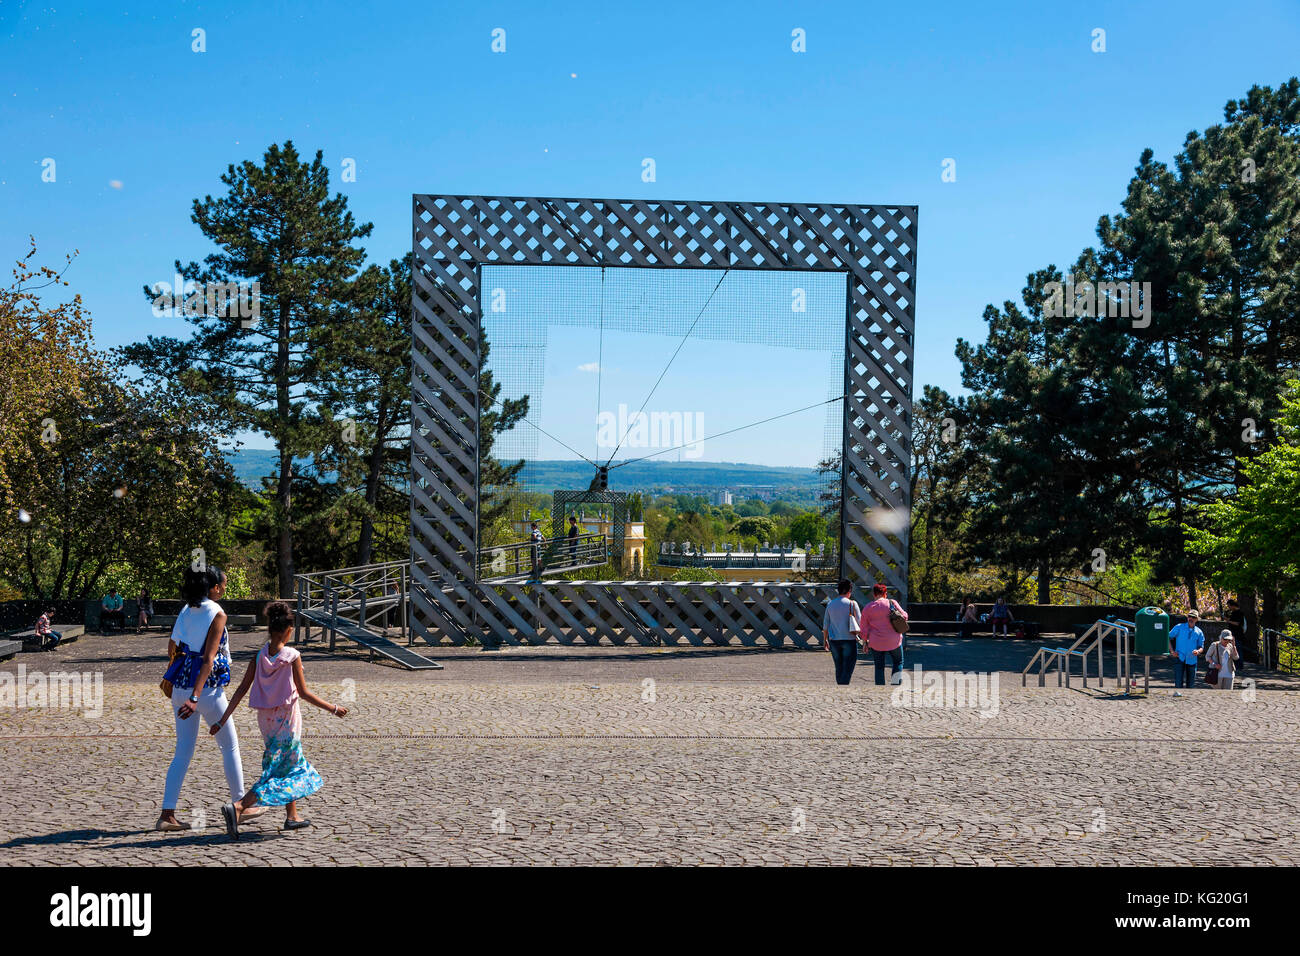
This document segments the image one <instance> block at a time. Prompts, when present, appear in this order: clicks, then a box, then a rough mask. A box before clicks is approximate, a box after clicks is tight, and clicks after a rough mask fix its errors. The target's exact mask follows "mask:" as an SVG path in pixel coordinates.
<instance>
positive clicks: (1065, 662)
mask: <svg viewBox="0 0 1300 956" xmlns="http://www.w3.org/2000/svg"><path fill="white" fill-rule="evenodd" d="M1136 629H1137V625H1136V624H1134V623H1133V622H1132V621H1097V622H1096V623H1095V624H1093V625H1092V627H1090V628H1088V629H1087V630H1086V631H1084V632H1083V633H1082V634H1080V635H1079V637H1078V638H1076V639H1075V641H1074V643H1073V644H1071V645H1070V646H1069V647H1040V648H1039V649H1038V650H1037V651H1036V652H1035V654H1034V656H1033V657H1031V658H1030V659H1029V663H1028V664H1026V665H1025V669H1024V670H1023V671H1021V672H1020V686H1021V687H1024V686H1026V684H1027V682H1028V680H1029V672H1030V670H1031V669H1032V668H1033V667H1034V665H1035V664H1037V665H1038V686H1039V687H1043V686H1045V684H1046V680H1047V674H1048V671H1049V669H1050V668H1055V670H1056V685H1057V686H1058V687H1059V686H1061V681H1062V677H1064V681H1065V686H1066V687H1069V686H1070V676H1071V674H1070V671H1071V667H1070V662H1071V661H1072V660H1073V659H1074V658H1076V657H1077V658H1079V662H1080V663H1081V665H1082V670H1083V686H1084V687H1087V686H1088V655H1089V654H1093V653H1095V654H1096V656H1097V686H1098V687H1105V686H1106V660H1105V646H1106V639H1107V638H1109V637H1114V638H1115V679H1116V682H1117V683H1118V684H1119V686H1120V688H1121V689H1122V690H1124V692H1125V693H1127V692H1128V688H1129V686H1130V682H1131V671H1130V670H1129V637H1130V635H1131V634H1132V633H1133V632H1134V631H1136ZM1089 639H1091V643H1086V642H1088V641H1089ZM1080 645H1086V646H1083V647H1080ZM1148 664H1149V660H1148ZM1150 680H1151V675H1150V673H1149V672H1148V674H1147V682H1148V685H1149V684H1150Z"/></svg>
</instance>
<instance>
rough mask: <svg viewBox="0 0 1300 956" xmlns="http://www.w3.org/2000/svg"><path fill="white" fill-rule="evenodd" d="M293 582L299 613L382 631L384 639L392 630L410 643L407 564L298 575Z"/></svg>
mask: <svg viewBox="0 0 1300 956" xmlns="http://www.w3.org/2000/svg"><path fill="white" fill-rule="evenodd" d="M294 582H295V585H296V589H295V590H296V598H297V608H298V610H299V611H300V612H301V611H317V610H318V611H323V612H325V613H328V614H329V615H330V616H331V617H333V618H334V619H336V620H341V621H348V622H350V623H353V624H356V625H357V626H359V627H363V628H368V629H372V630H379V631H382V632H383V634H384V635H385V636H387V635H388V632H389V631H390V630H393V629H396V630H397V631H398V632H399V633H400V635H401V637H402V638H404V639H405V640H406V642H407V643H408V644H410V643H412V642H413V640H414V638H413V636H412V634H411V630H410V627H409V626H408V622H407V596H408V595H409V594H410V590H411V562H410V561H386V562H382V563H380V564H366V565H360V566H358V567H352V568H339V569H337V570H332V571H315V572H311V573H308V574H298V575H295V576H294ZM390 618H392V620H391V623H390ZM308 633H310V631H308Z"/></svg>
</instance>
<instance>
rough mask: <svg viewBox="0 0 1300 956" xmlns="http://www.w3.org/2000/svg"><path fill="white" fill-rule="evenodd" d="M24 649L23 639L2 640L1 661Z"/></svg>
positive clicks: (0, 642) (0, 648) (0, 646)
mask: <svg viewBox="0 0 1300 956" xmlns="http://www.w3.org/2000/svg"><path fill="white" fill-rule="evenodd" d="M22 649H23V642H22V641H10V640H0V661H7V660H9V658H11V657H13V656H14V655H15V654H17V653H18V652H19V651H21V650H22Z"/></svg>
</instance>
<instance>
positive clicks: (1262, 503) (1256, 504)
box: [1184, 380, 1300, 601]
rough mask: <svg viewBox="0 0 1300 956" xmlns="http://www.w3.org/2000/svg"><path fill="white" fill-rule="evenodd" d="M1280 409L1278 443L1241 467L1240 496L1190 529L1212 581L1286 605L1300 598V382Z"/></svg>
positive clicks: (1206, 511) (1214, 507) (1201, 515)
mask: <svg viewBox="0 0 1300 956" xmlns="http://www.w3.org/2000/svg"><path fill="white" fill-rule="evenodd" d="M1280 405H1281V412H1280V413H1279V415H1278V417H1277V418H1276V419H1274V421H1273V424H1274V427H1275V435H1276V440H1275V441H1274V443H1273V444H1272V445H1271V446H1270V447H1268V448H1266V449H1265V450H1263V451H1262V452H1260V453H1259V454H1258V455H1256V456H1254V457H1252V458H1248V459H1245V460H1244V461H1243V462H1242V463H1241V472H1242V478H1243V479H1244V483H1243V484H1242V486H1241V487H1240V488H1239V489H1238V491H1237V494H1236V495H1235V496H1232V497H1228V498H1224V499H1222V500H1220V501H1213V502H1210V503H1208V504H1206V505H1204V506H1202V507H1201V508H1200V509H1199V511H1198V514H1197V518H1198V519H1199V521H1198V522H1196V523H1188V524H1185V525H1184V530H1185V531H1186V533H1187V537H1188V547H1189V548H1190V549H1191V550H1192V551H1193V552H1195V553H1196V554H1199V555H1201V556H1202V557H1203V558H1205V559H1206V566H1207V567H1208V568H1209V571H1210V576H1211V578H1212V580H1214V581H1216V582H1219V583H1221V584H1223V585H1224V586H1226V587H1231V588H1236V589H1239V590H1243V591H1244V590H1254V589H1260V590H1263V589H1273V590H1275V591H1276V592H1277V593H1278V594H1279V596H1280V597H1281V598H1282V599H1283V600H1284V601H1286V600H1295V599H1296V598H1298V597H1300V550H1298V549H1297V542H1300V380H1294V381H1292V382H1290V383H1289V385H1288V387H1287V388H1286V389H1285V390H1284V392H1283V393H1282V395H1281V398H1280Z"/></svg>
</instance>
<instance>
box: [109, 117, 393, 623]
mask: <svg viewBox="0 0 1300 956" xmlns="http://www.w3.org/2000/svg"><path fill="white" fill-rule="evenodd" d="M221 181H222V183H223V184H225V186H226V187H227V193H226V195H225V196H222V197H220V198H217V199H214V198H213V197H211V196H206V197H204V198H203V199H202V200H197V199H196V200H195V201H194V203H193V215H192V219H193V221H194V223H195V224H196V225H197V226H198V227H199V231H200V232H201V233H202V234H203V236H204V238H206V239H207V240H208V241H209V242H211V243H213V244H214V245H215V246H216V247H217V250H218V251H217V252H214V253H212V254H210V255H209V256H207V258H206V259H205V260H204V263H203V265H202V266H200V265H199V264H198V263H196V262H190V263H189V264H188V265H185V266H182V265H181V263H180V262H179V261H177V263H176V269H177V271H178V272H179V273H180V274H181V275H183V276H184V277H185V278H186V279H190V280H193V281H194V282H195V283H198V284H201V285H206V284H207V283H232V282H233V283H240V282H250V283H251V282H253V281H256V282H258V283H259V303H258V304H259V307H260V315H259V317H258V319H257V320H255V321H251V322H249V323H248V325H247V326H246V325H245V324H244V323H243V322H241V321H240V320H239V319H238V318H234V317H230V316H221V315H208V314H202V313H201V314H197V315H187V316H186V317H185V318H186V321H188V322H190V323H191V324H192V325H193V326H194V327H195V328H194V332H193V334H192V336H191V337H190V338H189V339H188V340H184V341H182V340H178V339H173V338H159V337H155V336H150V337H149V339H148V340H147V341H146V342H143V343H139V344H136V345H132V346H129V347H128V348H126V349H125V350H124V354H125V355H126V357H127V359H128V360H129V361H130V362H131V363H132V364H135V365H138V366H139V367H141V368H143V369H145V370H146V372H147V373H148V374H150V375H152V376H155V377H157V378H159V379H161V380H175V381H178V382H181V383H183V385H184V387H185V388H186V389H187V390H189V391H190V392H191V393H193V394H196V395H201V396H204V397H206V398H207V399H208V400H209V401H210V402H211V403H212V405H213V406H214V407H215V408H217V409H220V410H221V411H223V412H224V413H225V414H226V415H227V416H228V418H229V421H230V422H231V424H232V425H233V426H235V427H236V428H242V429H250V430H254V431H257V432H261V433H262V434H265V435H267V436H269V437H270V438H271V440H272V441H273V442H274V444H275V447H276V449H277V451H278V452H279V456H280V463H279V470H278V474H277V475H276V476H275V481H274V494H275V499H276V508H275V511H274V513H273V514H272V515H271V519H272V521H273V526H274V534H275V548H274V554H275V561H276V572H277V579H278V590H279V593H280V595H281V596H282V597H287V596H289V595H291V594H292V593H293V573H294V564H293V532H294V528H295V522H296V520H297V518H298V509H297V508H296V506H295V503H294V499H293V482H294V477H293V460H294V458H295V457H297V456H300V455H304V454H311V453H316V452H320V451H321V450H322V449H324V448H325V447H327V446H328V445H330V444H331V443H332V442H333V441H334V440H335V436H334V427H333V425H332V424H331V423H329V421H328V419H325V418H323V417H322V416H321V415H320V413H319V411H318V409H317V404H316V403H317V401H318V400H319V398H320V395H319V393H318V389H319V386H320V384H321V382H322V380H323V378H327V377H328V375H329V373H331V372H333V371H335V370H334V369H333V368H331V367H330V365H329V363H328V360H329V359H330V358H332V357H333V356H334V354H335V351H334V350H331V349H330V348H327V347H319V346H322V345H325V344H327V339H326V336H325V332H324V330H326V329H329V328H330V326H331V323H337V322H340V321H345V320H344V318H343V317H344V316H350V315H351V310H352V309H353V307H354V306H356V305H357V304H358V296H359V291H363V289H364V287H359V286H358V284H357V283H356V282H355V280H356V279H357V275H358V270H359V269H360V267H361V264H362V262H363V261H364V258H365V250H364V249H362V248H360V247H358V246H356V245H354V243H355V242H356V240H358V239H361V238H364V237H366V236H368V235H369V234H370V232H371V228H372V227H371V226H370V225H369V224H366V225H361V226H358V225H357V224H356V222H355V221H354V220H353V218H352V213H351V212H349V211H348V201H347V197H346V196H344V195H343V194H341V193H337V194H335V195H334V196H333V197H331V196H330V194H329V170H328V168H327V167H326V166H325V164H324V162H323V160H322V157H321V153H320V152H319V151H318V152H317V153H316V156H315V158H314V160H312V161H311V162H305V161H303V160H302V159H300V157H299V153H298V151H297V149H296V148H295V147H294V145H293V143H292V142H286V143H285V144H284V146H279V145H272V146H271V147H270V148H269V149H268V150H267V151H266V153H265V155H264V156H263V162H262V165H260V166H259V165H258V164H257V163H254V162H252V161H248V160H246V161H244V162H243V163H241V164H240V165H238V166H235V165H231V166H229V167H228V168H227V171H226V173H225V174H224V175H223V176H222V177H221ZM144 291H145V297H146V298H148V299H150V300H153V298H154V297H155V295H156V293H155V291H154V290H153V289H151V288H148V287H146V288H145V290H144Z"/></svg>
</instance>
